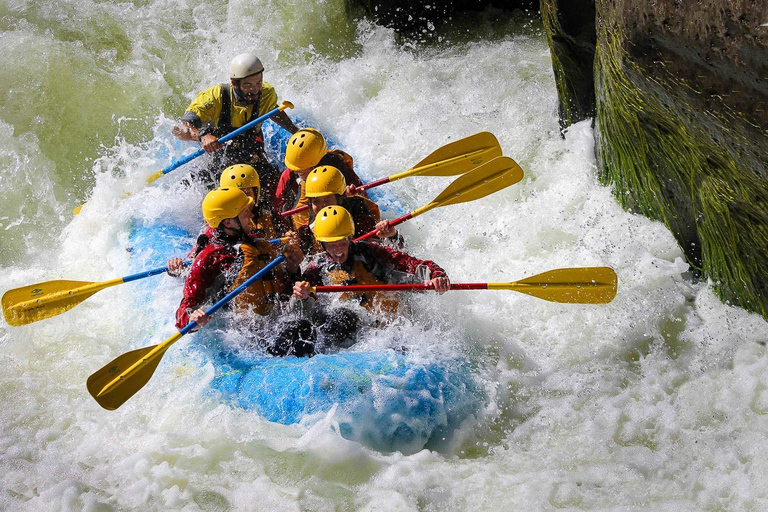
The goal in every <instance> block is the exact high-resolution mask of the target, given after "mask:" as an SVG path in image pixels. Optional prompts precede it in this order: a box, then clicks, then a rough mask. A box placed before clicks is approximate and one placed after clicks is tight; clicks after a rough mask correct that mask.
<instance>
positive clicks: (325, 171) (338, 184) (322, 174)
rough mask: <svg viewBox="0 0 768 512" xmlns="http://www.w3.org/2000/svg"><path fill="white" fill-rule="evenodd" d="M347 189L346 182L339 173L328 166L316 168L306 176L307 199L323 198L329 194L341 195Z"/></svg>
mask: <svg viewBox="0 0 768 512" xmlns="http://www.w3.org/2000/svg"><path fill="white" fill-rule="evenodd" d="M346 189H347V181H346V180H345V179H344V175H343V174H341V171H340V170H338V169H337V168H335V167H331V166H330V165H323V166H322V167H316V168H315V169H313V170H312V172H310V173H309V176H307V190H306V193H305V195H306V196H307V197H323V196H330V195H331V194H337V195H342V194H344V191H345V190H346Z"/></svg>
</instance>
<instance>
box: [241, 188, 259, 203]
mask: <svg viewBox="0 0 768 512" xmlns="http://www.w3.org/2000/svg"><path fill="white" fill-rule="evenodd" d="M240 190H242V191H243V194H245V195H247V196H248V197H250V198H252V199H253V200H254V201H255V200H256V190H257V189H255V188H254V187H247V188H241V189H240Z"/></svg>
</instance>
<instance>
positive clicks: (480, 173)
mask: <svg viewBox="0 0 768 512" xmlns="http://www.w3.org/2000/svg"><path fill="white" fill-rule="evenodd" d="M522 179H523V170H522V169H521V168H520V166H519V165H517V162H515V161H514V160H512V159H511V158H509V157H508V156H499V157H496V158H494V159H493V160H490V161H489V162H486V163H484V164H483V165H481V166H480V167H476V168H474V169H472V170H471V171H469V172H468V173H466V174H464V175H462V176H460V177H459V178H457V179H456V180H454V181H453V182H452V183H451V184H450V185H448V188H446V189H445V190H443V192H442V194H440V195H439V196H437V197H436V198H435V199H433V200H432V202H431V203H429V204H427V205H425V206H422V207H421V208H417V209H416V210H413V211H412V212H410V213H408V214H406V215H403V216H402V217H398V218H397V219H394V220H391V221H389V226H390V227H395V226H397V225H398V224H401V223H403V222H405V221H406V220H408V219H412V218H414V217H416V216H417V215H421V214H422V213H425V212H428V211H429V210H432V209H434V208H437V207H439V206H447V205H449V204H458V203H464V202H466V201H474V200H475V199H480V198H482V197H485V196H487V195H490V194H493V193H494V192H498V191H499V190H502V189H504V188H507V187H508V186H510V185H514V184H515V183H518V182H519V181H520V180H522ZM376 233H378V230H373V231H369V232H368V233H366V234H364V235H363V236H361V237H358V238H356V239H355V242H359V241H360V240H366V239H368V238H372V237H374V236H376Z"/></svg>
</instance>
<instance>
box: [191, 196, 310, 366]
mask: <svg viewBox="0 0 768 512" xmlns="http://www.w3.org/2000/svg"><path fill="white" fill-rule="evenodd" d="M253 203H254V198H252V197H249V196H247V195H246V194H245V193H244V192H243V191H242V190H240V189H238V188H218V189H215V190H213V191H211V192H209V193H208V194H207V195H206V197H205V199H204V200H203V207H202V209H203V216H204V217H205V220H206V222H207V223H208V225H209V226H210V228H211V229H212V235H211V236H210V238H209V239H208V241H207V243H206V244H205V245H204V246H203V247H201V248H200V250H199V252H198V254H197V256H196V257H195V260H194V262H193V263H192V266H191V268H190V271H189V274H188V275H187V278H186V280H185V282H184V294H183V297H182V299H181V303H180V304H179V307H178V309H177V310H176V327H177V328H178V329H181V328H183V327H184V326H185V325H187V324H188V323H189V322H192V321H194V322H197V324H198V325H200V326H204V325H206V324H207V323H208V322H210V320H211V317H210V316H209V315H207V314H206V313H205V310H204V309H203V305H204V304H213V303H214V302H216V301H218V300H220V299H221V298H223V297H224V295H226V294H227V293H228V292H229V291H230V290H231V289H233V288H235V287H237V286H239V284H240V283H242V282H244V281H245V280H246V279H248V278H249V277H251V276H252V275H254V274H255V273H256V272H258V271H259V270H261V269H262V268H263V267H264V266H265V265H266V264H267V263H269V262H270V261H272V260H273V259H274V258H275V257H276V256H277V254H276V251H275V250H274V248H273V247H272V246H271V244H269V243H268V242H267V241H265V240H264V239H258V238H253V237H252V236H250V235H251V232H252V229H253V228H252V220H253V209H252V206H253ZM285 254H286V265H285V267H282V266H281V267H277V268H276V269H275V270H274V271H273V272H271V273H269V274H268V275H266V276H264V277H263V278H262V279H261V280H259V281H257V282H256V283H254V284H253V285H252V286H250V287H249V288H248V289H247V290H245V291H244V292H242V293H241V294H240V295H239V296H238V297H237V298H236V299H235V300H234V301H233V302H234V303H235V307H236V308H237V310H238V311H242V310H248V311H251V312H253V313H255V314H258V315H268V314H270V312H271V311H272V309H273V307H274V306H275V304H276V303H277V302H278V301H280V300H281V295H282V296H283V297H285V298H287V295H288V294H290V291H291V283H292V282H293V281H294V280H295V278H296V276H298V275H299V264H300V263H301V261H302V260H303V258H304V255H303V254H302V253H301V251H300V250H299V248H298V241H297V238H296V237H295V236H292V237H289V241H288V243H287V244H286V247H285ZM282 327H283V329H282V332H281V334H279V335H278V337H281V336H282V337H283V338H285V337H288V338H291V336H296V334H297V333H301V332H306V329H304V330H301V329H299V328H298V327H297V326H296V325H287V326H286V325H283V326H282ZM289 333H290V334H289ZM304 338H308V336H306V335H305V336H302V337H298V338H292V339H288V340H284V341H282V342H281V343H280V348H279V350H274V346H268V347H267V351H268V352H270V353H272V354H273V355H288V354H296V355H305V354H307V353H314V348H313V346H312V344H311V343H309V342H308V340H307V339H304Z"/></svg>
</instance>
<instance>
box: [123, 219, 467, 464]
mask: <svg viewBox="0 0 768 512" xmlns="http://www.w3.org/2000/svg"><path fill="white" fill-rule="evenodd" d="M195 236H196V234H193V233H189V232H187V231H185V230H183V229H180V228H178V227H175V226H171V225H145V224H143V223H136V224H135V225H133V226H132V227H131V233H130V236H129V249H130V251H131V253H132V261H133V262H134V263H133V264H134V265H136V266H137V267H138V268H136V270H141V269H146V268H151V267H154V266H162V265H164V264H165V262H166V261H167V260H168V259H169V258H170V257H175V256H180V255H184V254H185V253H186V252H187V251H188V250H189V248H190V247H191V245H192V244H193V243H194V240H195ZM154 279H157V278H154ZM134 286H136V287H137V288H138V290H137V292H136V294H135V295H134V296H135V298H136V300H137V301H138V302H140V303H142V304H141V305H142V306H143V307H146V305H147V304H149V303H151V302H152V300H153V294H154V293H155V292H156V284H154V283H153V279H152V278H150V279H146V280H142V281H139V282H138V283H136V284H135V285H134ZM181 286H182V280H181V279H179V286H178V289H179V292H178V293H179V299H180V298H181ZM166 293H167V292H166ZM217 320H218V321H216V322H214V323H212V325H211V326H206V327H205V328H203V329H201V330H200V331H198V332H197V333H193V334H190V338H191V339H190V342H189V344H188V345H187V347H188V348H187V350H188V351H189V354H188V355H189V356H190V358H191V359H192V360H195V361H197V362H199V363H200V364H207V363H212V364H213V366H214V368H215V375H214V377H213V379H212V381H211V383H210V389H211V393H213V394H214V395H216V396H217V397H220V398H221V399H222V400H224V401H226V402H228V403H230V404H232V405H233V406H236V407H241V408H243V409H248V410H254V411H256V412H257V413H258V414H260V415H261V416H263V417H264V418H266V419H267V420H269V421H274V422H279V423H283V424H295V423H302V424H310V423H312V422H316V421H318V420H320V419H322V418H324V417H327V416H328V415H329V414H331V415H332V418H331V419H332V424H333V425H334V428H337V429H338V431H339V434H340V435H342V436H343V437H344V438H346V439H349V440H353V441H358V442H360V443H362V444H364V445H365V446H368V447H370V448H373V449H376V450H380V451H386V452H388V451H401V452H403V453H413V452H416V451H419V450H421V449H423V448H424V447H428V448H439V447H440V446H441V445H442V444H444V443H446V442H449V441H450V438H451V433H452V432H453V431H454V430H455V429H456V428H458V427H459V425H460V424H461V422H462V421H464V420H465V419H466V418H468V417H470V416H472V415H473V414H474V413H476V412H477V409H478V407H479V404H480V403H481V402H482V399H481V396H480V395H481V393H480V392H479V388H478V386H477V385H476V383H475V381H474V380H473V377H472V372H471V369H470V368H469V365H468V364H467V362H466V361H462V360H457V359H450V360H449V359H446V360H439V359H437V358H435V359H432V360H424V358H423V356H420V357H419V356H416V355H413V354H409V353H408V352H407V350H402V349H401V350H389V349H387V350H377V351H373V352H371V351H368V352H363V351H357V350H355V347H354V346H353V347H352V348H351V349H348V350H347V351H345V352H339V353H334V354H319V355H316V356H315V357H312V358H296V357H293V356H290V357H285V358H279V357H272V356H268V355H266V354H263V353H259V352H258V349H254V353H251V354H248V355H247V357H241V356H242V354H238V353H236V351H232V350H231V348H230V347H229V346H228V344H227V342H226V340H224V337H225V336H224V333H225V332H226V331H225V330H222V329H220V328H219V329H217V326H220V325H221V322H222V318H221V317H219V318H217ZM164 322H165V323H164V325H156V326H151V330H152V331H154V332H158V333H159V332H163V333H164V334H172V333H173V329H174V327H173V311H169V312H168V316H167V321H164ZM241 352H242V351H241Z"/></svg>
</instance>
